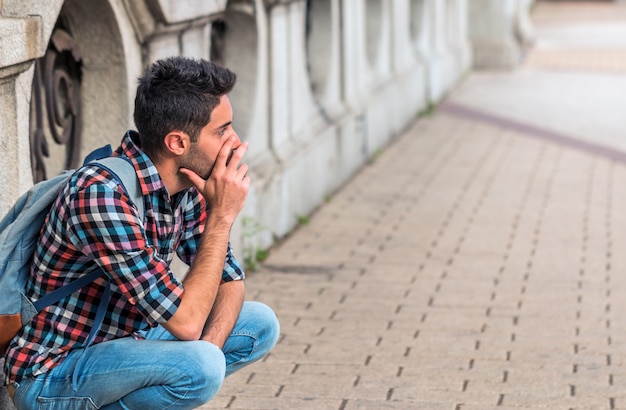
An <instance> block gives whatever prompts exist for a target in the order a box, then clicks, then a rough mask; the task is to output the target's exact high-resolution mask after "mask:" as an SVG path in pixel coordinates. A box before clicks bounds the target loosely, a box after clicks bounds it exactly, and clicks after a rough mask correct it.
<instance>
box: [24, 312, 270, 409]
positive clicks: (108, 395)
mask: <svg viewBox="0 0 626 410" xmlns="http://www.w3.org/2000/svg"><path fill="white" fill-rule="evenodd" d="M278 333H279V325H278V321H277V319H276V316H275V315H274V312H273V311H272V310H271V309H270V308H269V307H267V306H266V305H264V304H261V303H258V302H244V305H243V307H242V309H241V313H240V314H239V319H238V320H237V323H236V324H235V328H234V329H233V331H232V333H231V334H230V336H229V338H228V340H227V341H226V343H225V345H224V347H223V349H221V350H220V349H219V348H218V347H217V346H215V345H213V344H211V343H208V342H205V341H179V340H177V339H176V338H175V337H174V336H172V335H171V334H170V333H169V332H167V331H166V330H165V329H164V328H163V327H161V326H158V327H156V328H153V329H150V330H148V331H147V332H145V337H146V339H145V340H137V339H135V338H132V337H125V338H122V339H117V340H112V341H108V342H104V343H99V344H97V345H94V346H91V347H89V348H88V349H87V350H84V349H77V350H75V351H73V352H72V353H70V354H69V355H68V357H67V358H66V359H65V360H63V362H62V363H61V364H59V365H58V366H57V367H55V368H54V369H52V370H51V371H50V372H48V373H46V374H44V375H41V376H38V377H35V378H27V379H25V380H22V383H20V384H19V386H17V385H16V386H15V387H16V391H15V399H14V402H15V405H16V407H17V408H18V409H20V410H21V409H42V410H74V409H106V410H112V409H142V410H143V409H192V408H195V407H198V406H201V405H202V404H204V403H206V402H207V401H209V400H210V399H211V398H212V397H213V396H214V395H215V394H216V393H217V392H218V391H219V389H220V387H221V386H222V382H223V381H224V377H226V376H228V375H230V374H231V373H233V372H235V371H237V370H239V369H240V368H242V367H244V366H246V365H248V364H250V363H252V362H254V361H256V360H259V359H261V358H262V357H263V356H265V355H266V354H267V353H268V352H269V350H270V349H271V348H272V347H273V346H274V344H275V343H276V341H277V339H278ZM83 352H84V354H85V357H83V358H81V354H82V353H83ZM79 359H80V361H81V364H80V366H79V367H80V368H79V369H77V371H78V372H79V374H78V386H77V387H78V388H77V390H76V391H74V390H73V389H72V374H73V372H74V367H75V365H76V363H77V362H78V360H79Z"/></svg>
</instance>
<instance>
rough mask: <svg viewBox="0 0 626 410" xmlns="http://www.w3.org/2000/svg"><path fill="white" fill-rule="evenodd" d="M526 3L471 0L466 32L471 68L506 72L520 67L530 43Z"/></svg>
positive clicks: (508, 0)
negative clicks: (472, 64)
mask: <svg viewBox="0 0 626 410" xmlns="http://www.w3.org/2000/svg"><path fill="white" fill-rule="evenodd" d="M531 3H532V1H529V0H472V1H470V2H469V33H470V40H471V42H472V45H473V49H474V67H476V68H504V69H510V68H513V67H516V66H517V65H519V64H520V62H521V60H522V57H523V52H524V47H525V46H527V45H528V44H529V41H532V26H531V25H530V19H529V18H528V13H529V9H530V5H531Z"/></svg>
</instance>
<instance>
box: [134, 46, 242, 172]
mask: <svg viewBox="0 0 626 410" xmlns="http://www.w3.org/2000/svg"><path fill="white" fill-rule="evenodd" d="M236 80H237V76H236V75H235V73H233V72H232V71H230V70H229V69H227V68H224V67H221V66H219V65H217V64H215V63H213V62H211V61H207V60H196V59H192V58H186V57H169V58H165V59H162V60H158V61H156V62H155V63H154V64H152V66H150V67H148V68H147V69H146V71H145V72H144V73H143V75H142V76H141V77H139V85H138V87H137V96H136V97H135V115H134V117H135V125H136V126H137V131H139V137H140V139H141V148H142V150H143V151H144V152H145V153H146V154H147V155H148V156H149V157H150V158H151V159H152V160H156V159H158V157H159V156H160V155H161V153H162V152H163V149H164V144H163V141H164V139H165V136H166V135H167V134H168V133H170V132H172V131H183V132H185V133H187V134H188V135H189V137H190V138H191V141H192V142H195V141H197V138H198V135H199V134H200V131H201V130H202V128H204V127H205V126H206V125H207V124H208V123H209V121H211V113H212V112H213V109H214V108H215V107H216V106H217V105H218V104H219V103H220V97H221V96H223V95H225V94H228V93H229V92H230V91H231V90H232V89H233V87H234V86H235V81H236Z"/></svg>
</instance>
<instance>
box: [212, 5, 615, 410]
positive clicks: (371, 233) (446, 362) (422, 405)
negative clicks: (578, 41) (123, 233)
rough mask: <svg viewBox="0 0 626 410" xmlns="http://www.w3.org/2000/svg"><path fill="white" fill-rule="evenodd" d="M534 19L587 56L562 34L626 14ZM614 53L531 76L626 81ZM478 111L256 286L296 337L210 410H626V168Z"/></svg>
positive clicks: (426, 132) (557, 11)
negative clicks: (565, 73) (625, 253)
mask: <svg viewBox="0 0 626 410" xmlns="http://www.w3.org/2000/svg"><path fill="white" fill-rule="evenodd" d="M612 5H613V6H615V7H618V8H613V9H611V8H610V7H612ZM535 16H536V21H537V23H538V24H543V25H544V26H541V27H539V28H540V29H542V28H545V27H546V26H550V27H553V28H554V27H556V28H558V30H563V31H562V32H559V33H558V35H559V36H561V37H559V39H561V40H562V39H565V40H567V41H573V42H575V39H574V40H569V39H567V38H565V37H564V36H565V35H566V34H567V28H566V27H565V26H564V25H566V24H569V23H572V24H574V25H578V26H577V27H576V30H579V29H580V27H579V26H580V24H579V23H580V22H581V19H585V18H586V19H588V20H589V21H593V22H594V24H597V23H598V22H601V21H602V20H604V21H610V22H612V23H615V22H619V21H624V20H626V8H625V7H624V2H611V3H608V2H596V3H590V2H571V3H567V2H554V3H542V2H539V3H538V4H537V7H536V8H535ZM600 24H601V23H600ZM576 30H575V33H578V31H576ZM540 32H545V30H544V31H541V30H540ZM594 33H596V34H594V35H598V31H597V30H596V31H595V32H594ZM601 34H602V30H600V37H601ZM609 34H610V32H609ZM600 40H601V39H600V38H599V37H598V38H594V39H593V41H594V42H598V41H600ZM609 40H610V42H612V43H611V44H612V46H611V47H612V48H608V47H600V48H594V46H587V45H585V47H577V48H575V49H569V50H564V49H559V48H550V47H547V48H546V47H543V46H540V47H537V48H536V49H535V50H533V51H532V52H531V53H530V54H529V56H528V59H527V62H526V64H525V66H524V68H523V70H535V71H534V72H539V70H550V71H551V72H554V70H569V71H585V72H593V73H596V74H598V73H599V74H602V75H616V74H620V75H623V73H625V72H626V71H625V70H624V69H623V67H626V65H625V64H624V63H623V61H624V56H626V53H625V52H626V48H620V47H615V38H611V39H609ZM567 41H566V42H567ZM581 50H582V51H584V53H583V54H581V53H580V52H581ZM585 53H586V54H585ZM594 53H598V54H594ZM594 56H596V57H594ZM597 56H599V57H597ZM526 73H527V75H528V71H526ZM512 75H514V74H512ZM576 78H581V77H576ZM499 85H501V83H499ZM496 86H498V85H496ZM481 92H482V93H485V92H489V90H487V89H484V90H481ZM537 92H539V93H540V92H541V87H538V89H537ZM511 98H515V97H514V96H512V97H511ZM466 101H471V98H470V99H467V100H466ZM611 104H615V101H611V100H607V101H606V105H605V106H602V105H598V106H597V107H596V108H597V109H598V110H605V111H606V112H607V113H610V112H612V111H610V110H609V107H610V105H611ZM462 108H465V110H463V109H459V106H458V103H457V105H455V103H454V101H448V102H446V103H444V104H442V105H441V106H440V108H439V110H438V111H437V112H435V113H434V114H433V115H431V116H428V117H423V118H420V119H419V120H418V121H417V122H416V123H415V124H414V125H413V126H412V127H411V129H409V130H408V131H407V132H406V133H404V134H403V135H402V136H400V137H399V138H398V139H397V140H396V141H395V142H394V143H393V144H391V145H390V146H389V147H388V148H387V149H386V150H385V151H384V152H383V153H382V154H381V155H380V156H379V157H377V158H376V159H375V161H374V162H373V163H372V164H370V165H369V166H367V167H365V168H364V169H363V170H362V171H361V172H360V173H359V174H358V175H357V176H356V177H355V178H354V180H353V181H351V182H350V183H349V184H347V185H346V186H345V187H344V188H343V189H342V190H341V191H340V192H338V193H337V194H336V195H335V196H334V197H333V198H332V199H331V200H330V201H329V202H328V203H326V204H324V205H323V206H321V207H320V209H319V210H318V211H317V212H316V213H315V215H314V216H313V217H312V218H311V222H310V223H309V224H307V225H304V226H302V227H301V228H300V229H298V230H297V231H296V232H294V233H293V234H292V235H291V236H290V237H289V238H288V239H287V240H286V241H284V242H283V243H281V244H280V245H279V246H277V247H276V248H275V249H273V250H272V252H271V256H270V258H269V259H268V260H267V261H266V263H265V264H264V265H263V267H262V269H261V270H260V271H258V272H255V273H253V274H251V275H250V277H249V280H248V292H249V295H250V298H251V299H256V300H261V301H264V302H266V303H268V304H269V305H271V306H272V307H273V308H274V309H275V310H276V312H277V314H278V316H279V319H280V321H281V323H282V332H281V333H282V335H281V338H280V340H279V343H278V344H277V346H276V348H275V350H274V351H273V352H272V353H271V354H270V355H269V356H268V357H267V358H266V359H265V360H264V361H263V362H261V363H259V364H255V365H253V366H251V367H249V368H247V369H245V370H244V371H242V372H240V373H238V374H236V375H234V376H232V377H231V378H229V379H227V380H226V382H225V385H224V387H223V389H222V391H221V392H220V394H219V396H218V397H216V398H215V399H214V400H213V401H212V402H210V403H209V404H208V405H206V406H204V407H203V408H204V409H218V408H230V409H333V410H342V409H343V410H350V409H434V410H437V409H447V410H468V409H481V410H482V409H507V408H508V409H518V408H533V409H540V408H547V409H626V389H625V387H626V364H625V359H624V358H625V357H626V318H625V317H624V315H623V314H622V312H623V311H624V310H626V274H624V272H626V260H624V258H623V257H622V256H621V255H622V250H623V249H626V212H625V211H624V209H626V159H625V158H626V156H625V155H624V153H623V152H621V153H619V152H615V151H612V149H611V148H609V149H603V148H602V146H601V145H594V144H593V143H580V142H579V143H576V138H573V137H571V136H568V135H567V134H562V135H559V134H558V132H555V131H554V130H550V131H549V130H545V129H544V130H542V129H541V128H540V127H537V126H536V124H535V125H530V124H524V123H523V122H520V121H517V122H516V121H510V120H506V119H504V118H500V120H498V115H479V114H481V113H480V112H478V111H476V107H467V106H465V107H462ZM479 108H480V107H479ZM545 109H546V110H549V109H550V107H549V106H547V107H546V108H545ZM472 110H474V111H472ZM529 112H532V111H529ZM562 112H564V111H562ZM483 114H484V113H483ZM561 120H562V121H564V122H566V121H568V120H569V118H566V117H563V118H561ZM601 131H602V129H601V128H598V133H601ZM599 141H601V139H599ZM605 148H606V147H605Z"/></svg>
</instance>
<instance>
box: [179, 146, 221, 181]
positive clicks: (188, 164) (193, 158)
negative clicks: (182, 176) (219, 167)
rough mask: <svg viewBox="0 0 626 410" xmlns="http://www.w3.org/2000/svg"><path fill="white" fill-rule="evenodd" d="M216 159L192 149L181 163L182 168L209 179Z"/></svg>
mask: <svg viewBox="0 0 626 410" xmlns="http://www.w3.org/2000/svg"><path fill="white" fill-rule="evenodd" d="M213 165H215V161H213V160H211V159H209V158H207V157H206V156H205V155H203V154H202V153H201V152H199V151H198V150H192V151H190V152H189V154H188V155H187V156H186V157H184V158H183V159H182V160H181V162H180V164H179V167H180V168H187V169H190V170H192V171H193V172H195V173H196V174H198V175H199V176H200V177H202V179H208V178H209V176H210V175H211V171H213Z"/></svg>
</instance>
